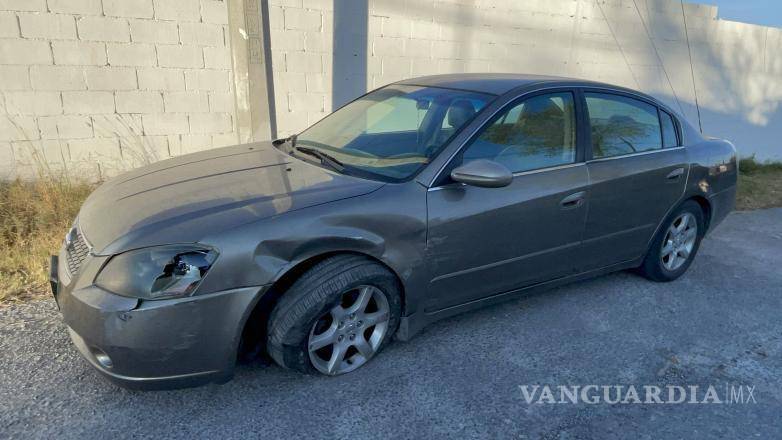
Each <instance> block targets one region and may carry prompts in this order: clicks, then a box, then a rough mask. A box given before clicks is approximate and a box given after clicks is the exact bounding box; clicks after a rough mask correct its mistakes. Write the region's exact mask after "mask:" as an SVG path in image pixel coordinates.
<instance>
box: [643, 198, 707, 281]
mask: <svg viewBox="0 0 782 440" xmlns="http://www.w3.org/2000/svg"><path fill="white" fill-rule="evenodd" d="M703 219H704V215H703V210H702V209H701V207H700V205H698V204H697V203H696V202H695V201H692V200H688V201H686V202H684V203H683V204H682V205H681V206H680V207H679V209H677V210H676V211H674V213H673V214H672V215H670V216H669V217H668V219H666V221H665V223H664V224H663V227H662V228H661V229H660V230H659V231H658V232H657V235H656V236H655V238H654V240H653V241H652V245H651V247H650V248H649V251H648V252H647V254H646V257H645V258H644V262H643V264H642V265H641V267H640V268H639V272H640V273H641V274H642V275H643V276H645V277H646V278H648V279H650V280H653V281H658V282H667V281H673V280H675V279H677V278H679V277H680V276H682V274H684V272H686V271H687V269H688V268H689V267H690V264H692V260H693V259H694V258H695V255H696V254H697V253H698V249H699V248H700V244H701V239H702V238H703V234H704V233H705V224H704V220H703Z"/></svg>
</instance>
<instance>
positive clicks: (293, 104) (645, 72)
mask: <svg viewBox="0 0 782 440" xmlns="http://www.w3.org/2000/svg"><path fill="white" fill-rule="evenodd" d="M349 3H350V2H348V1H346V2H345V3H344V4H343V6H344V5H346V4H349ZM334 4H335V3H334V2H333V1H331V0H270V5H271V6H270V12H269V16H270V22H271V27H272V29H271V50H272V58H273V59H272V66H273V70H274V82H275V87H274V88H275V105H276V110H277V125H278V127H279V131H280V135H287V134H290V133H294V132H297V131H300V130H301V129H303V128H305V127H307V126H308V125H310V124H312V123H313V122H315V121H317V120H318V119H320V118H321V117H322V116H323V115H324V114H325V113H326V112H329V111H330V110H331V108H332V102H331V96H332V95H331V84H332V67H333V50H332V48H333V46H332V44H333V43H332V41H333V32H335V31H337V32H350V30H349V29H336V30H335V29H334V28H333V25H332V24H333V22H334V14H335V11H334ZM368 20H369V22H368V32H367V34H368V35H367V36H366V38H367V49H366V50H367V72H366V78H367V85H366V86H367V88H368V89H372V88H375V87H379V86H382V85H384V84H387V83H390V82H393V81H397V80H400V79H404V78H409V77H415V76H421V75H429V74H439V73H453V72H525V73H537V74H550V75H562V76H571V77H577V78H585V79H592V80H598V81H604V82H609V83H613V84H618V85H623V86H627V87H630V88H634V89H638V90H641V91H644V92H647V93H650V94H652V95H654V96H656V97H658V98H660V99H662V100H663V101H664V102H666V103H667V104H668V105H670V106H671V107H672V108H674V109H676V110H677V111H679V112H680V113H682V114H683V115H684V116H685V117H686V118H687V119H688V120H690V121H691V122H692V123H693V124H695V126H696V127H697V126H698V119H699V118H698V109H697V108H696V106H695V101H696V96H697V100H698V103H699V104H700V122H701V123H702V125H703V130H704V133H706V134H708V135H713V136H718V137H725V138H728V139H731V140H733V141H734V142H735V143H736V144H737V146H738V148H739V150H740V153H741V154H742V155H751V154H756V155H757V157H758V158H760V159H777V160H782V145H780V144H779V142H778V140H779V139H780V138H782V111H780V109H779V104H780V102H781V101H782V29H778V28H769V27H762V26H756V25H751V24H744V23H737V22H731V21H726V20H719V19H717V8H716V7H715V6H709V5H702V4H693V3H681V2H680V1H678V0H369V14H368ZM685 23H686V26H685ZM688 37H689V38H688ZM688 40H689V44H688Z"/></svg>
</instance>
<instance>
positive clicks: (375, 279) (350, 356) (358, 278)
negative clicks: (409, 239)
mask: <svg viewBox="0 0 782 440" xmlns="http://www.w3.org/2000/svg"><path fill="white" fill-rule="evenodd" d="M400 291H401V288H400V286H399V282H398V281H397V278H396V276H395V275H394V274H393V273H391V272H390V271H388V269H386V268H385V267H383V266H382V265H380V264H378V263H376V262H374V261H372V260H369V259H367V258H364V257H361V256H358V255H338V256H335V257H331V258H328V259H326V260H324V261H322V262H320V263H318V264H316V265H315V266H313V267H312V268H311V269H310V270H309V271H307V272H306V273H304V275H302V277H301V278H299V279H298V280H297V281H296V282H295V283H294V284H293V285H292V286H291V288H290V289H289V290H288V291H287V292H286V293H285V294H284V295H283V296H282V299H281V300H280V302H279V303H278V304H277V306H276V307H275V308H274V311H273V312H272V315H271V317H270V319H269V332H268V334H269V337H268V341H267V342H268V350H269V354H270V355H271V357H272V358H273V359H274V360H275V361H276V362H277V363H278V364H279V365H280V366H282V367H285V368H289V369H292V370H298V371H301V372H303V373H321V374H325V375H329V376H336V375H339V374H344V373H348V372H350V371H353V370H355V369H356V368H359V367H361V366H362V365H364V364H366V363H367V362H368V361H369V360H370V359H372V358H373V357H374V356H375V355H376V354H377V353H378V352H379V351H380V350H381V349H382V348H383V347H384V346H385V345H386V344H387V343H388V341H389V340H390V339H391V337H392V336H393V334H394V332H395V331H396V329H397V327H398V325H399V316H400V314H401V298H400Z"/></svg>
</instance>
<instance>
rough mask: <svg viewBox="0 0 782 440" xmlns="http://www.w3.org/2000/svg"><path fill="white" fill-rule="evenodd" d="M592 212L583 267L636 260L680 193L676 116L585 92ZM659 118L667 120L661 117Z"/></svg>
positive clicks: (683, 165) (682, 171)
mask: <svg viewBox="0 0 782 440" xmlns="http://www.w3.org/2000/svg"><path fill="white" fill-rule="evenodd" d="M583 98H584V101H583V103H584V106H585V108H586V111H587V115H588V117H587V119H588V121H589V126H590V127H589V128H590V129H589V134H590V143H591V148H590V149H589V150H588V151H587V158H588V160H587V169H588V171H589V178H590V186H589V213H588V215H587V223H586V231H585V234H584V245H583V247H582V249H583V251H584V256H583V258H582V259H581V261H582V265H581V267H580V270H589V269H596V268H600V267H605V266H610V265H613V264H617V263H621V262H625V261H628V260H632V259H635V258H638V257H640V256H642V255H643V254H644V252H645V251H646V247H647V244H648V243H649V240H650V239H651V237H652V235H653V234H654V232H655V230H656V227H657V225H658V224H659V223H660V221H661V220H662V219H663V218H664V217H665V216H666V215H667V213H668V212H669V210H670V209H671V208H672V207H673V206H674V204H675V203H676V202H677V201H678V200H679V198H680V197H681V195H682V193H683V191H684V186H685V183H686V179H687V175H688V171H689V169H688V161H687V155H686V152H685V150H684V148H683V147H681V146H680V145H681V143H680V141H679V139H680V136H679V134H678V128H677V127H675V126H672V124H673V120H672V119H671V118H670V116H669V115H668V114H667V113H665V112H664V111H662V110H660V109H658V107H657V106H656V105H655V104H654V103H653V102H650V101H647V100H645V99H642V98H641V97H639V96H635V95H630V94H623V93H620V92H605V91H602V90H601V91H598V90H589V89H587V90H584V93H583ZM661 120H662V123H661Z"/></svg>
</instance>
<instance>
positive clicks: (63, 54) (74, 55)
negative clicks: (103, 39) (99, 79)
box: [52, 41, 106, 66]
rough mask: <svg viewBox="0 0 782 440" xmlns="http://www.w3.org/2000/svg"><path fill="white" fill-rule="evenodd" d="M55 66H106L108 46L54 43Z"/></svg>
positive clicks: (71, 42)
mask: <svg viewBox="0 0 782 440" xmlns="http://www.w3.org/2000/svg"><path fill="white" fill-rule="evenodd" d="M52 53H53V54H54V64H66V65H67V64H70V65H75V66H104V65H106V44H104V43H97V42H88V41H52Z"/></svg>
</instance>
